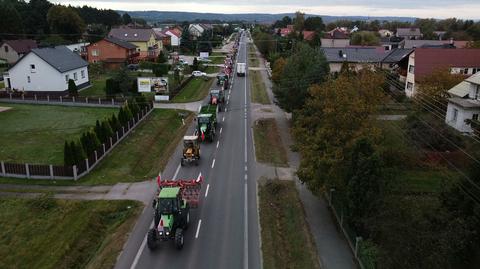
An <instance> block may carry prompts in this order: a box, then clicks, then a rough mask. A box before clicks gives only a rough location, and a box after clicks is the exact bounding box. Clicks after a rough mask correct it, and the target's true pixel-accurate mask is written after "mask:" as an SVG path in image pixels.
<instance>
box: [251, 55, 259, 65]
mask: <svg viewBox="0 0 480 269" xmlns="http://www.w3.org/2000/svg"><path fill="white" fill-rule="evenodd" d="M259 65H260V62H259V61H258V58H257V57H255V56H253V57H251V56H250V58H248V66H250V67H259Z"/></svg>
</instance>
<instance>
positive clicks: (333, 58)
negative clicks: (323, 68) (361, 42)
mask: <svg viewBox="0 0 480 269" xmlns="http://www.w3.org/2000/svg"><path fill="white" fill-rule="evenodd" d="M322 50H323V52H324V54H325V57H326V58H327V62H329V63H341V62H345V61H347V62H349V63H379V62H381V61H382V60H383V59H384V58H385V57H386V56H387V55H388V53H387V52H385V50H384V49H383V48H377V47H360V48H355V47H353V48H352V47H345V48H322ZM343 55H346V57H343Z"/></svg>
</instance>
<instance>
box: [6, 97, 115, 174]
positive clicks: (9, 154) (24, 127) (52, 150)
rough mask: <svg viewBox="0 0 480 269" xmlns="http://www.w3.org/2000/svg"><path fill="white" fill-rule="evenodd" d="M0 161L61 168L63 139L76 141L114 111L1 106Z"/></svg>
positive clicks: (13, 105)
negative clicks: (5, 109) (56, 165)
mask: <svg viewBox="0 0 480 269" xmlns="http://www.w3.org/2000/svg"><path fill="white" fill-rule="evenodd" d="M2 106H5V107H11V108H12V109H10V110H7V111H4V112H0V126H1V128H0V160H2V161H5V162H14V163H30V164H58V165H61V164H63V145H64V142H65V140H66V139H68V140H72V139H75V138H79V137H80V135H81V133H82V132H83V131H85V130H88V129H89V128H92V127H93V126H95V122H96V120H100V119H103V118H105V117H108V116H110V115H112V114H113V113H114V112H116V111H117V109H114V108H83V107H64V106H48V105H18V104H2Z"/></svg>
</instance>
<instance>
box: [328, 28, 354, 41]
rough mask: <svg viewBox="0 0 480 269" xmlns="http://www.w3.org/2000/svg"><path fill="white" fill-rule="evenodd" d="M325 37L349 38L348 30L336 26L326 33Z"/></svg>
mask: <svg viewBox="0 0 480 269" xmlns="http://www.w3.org/2000/svg"><path fill="white" fill-rule="evenodd" d="M324 38H331V39H349V37H348V32H347V31H344V30H342V29H340V28H338V27H337V28H335V29H333V30H332V31H330V32H327V33H325V36H324Z"/></svg>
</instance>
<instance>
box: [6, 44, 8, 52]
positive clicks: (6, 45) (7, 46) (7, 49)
mask: <svg viewBox="0 0 480 269" xmlns="http://www.w3.org/2000/svg"><path fill="white" fill-rule="evenodd" d="M5 52H6V53H8V46H7V45H5Z"/></svg>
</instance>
